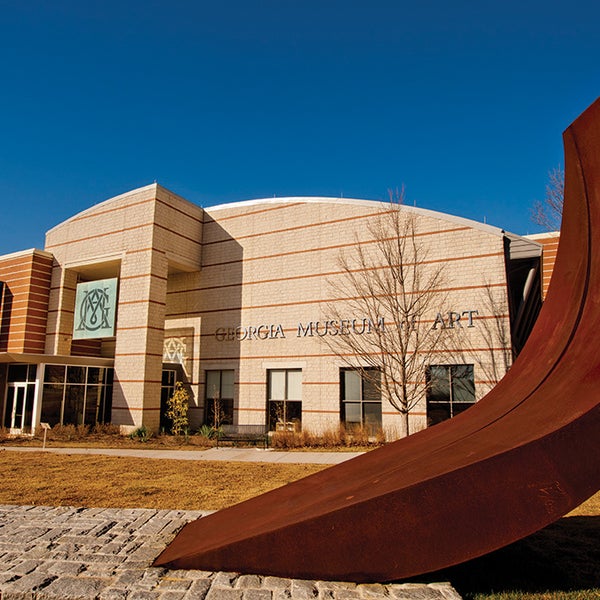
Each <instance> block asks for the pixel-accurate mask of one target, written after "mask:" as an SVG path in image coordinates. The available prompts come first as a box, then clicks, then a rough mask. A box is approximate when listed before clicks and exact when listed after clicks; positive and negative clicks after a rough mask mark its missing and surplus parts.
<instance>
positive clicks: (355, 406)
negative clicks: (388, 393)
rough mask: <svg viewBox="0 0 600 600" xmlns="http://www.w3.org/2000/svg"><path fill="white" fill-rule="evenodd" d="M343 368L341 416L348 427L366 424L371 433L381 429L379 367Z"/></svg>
mask: <svg viewBox="0 0 600 600" xmlns="http://www.w3.org/2000/svg"><path fill="white" fill-rule="evenodd" d="M364 371H365V372H362V371H359V370H358V369H341V371H340V396H341V418H342V423H344V425H345V426H346V427H349V428H352V427H357V426H364V427H365V428H366V429H368V432H369V434H375V432H376V431H378V430H379V429H381V389H380V388H379V386H378V384H377V382H378V380H379V381H381V373H380V372H379V370H377V369H372V368H370V369H365V370H364Z"/></svg>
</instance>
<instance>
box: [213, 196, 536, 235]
mask: <svg viewBox="0 0 600 600" xmlns="http://www.w3.org/2000/svg"><path fill="white" fill-rule="evenodd" d="M296 202H305V203H313V202H314V203H324V204H355V205H362V206H374V205H377V206H379V207H381V206H385V205H387V204H389V202H388V201H386V200H363V199H358V198H332V197H327V196H288V197H282V198H279V197H273V198H257V199H254V200H242V201H240V202H229V203H226V204H218V205H215V206H206V207H204V210H205V211H206V212H207V213H208V214H211V213H212V212H213V211H218V210H225V209H231V208H241V207H244V206H253V205H259V204H292V203H296ZM400 206H402V209H403V210H408V211H410V212H413V213H415V214H419V215H424V216H428V217H431V218H434V219H442V220H444V221H450V222H452V223H456V224H460V225H465V226H468V227H471V228H473V229H479V230H481V231H485V232H486V233H489V234H491V235H497V236H504V235H506V234H507V233H508V232H506V231H505V230H504V229H502V228H500V227H496V226H495V225H488V224H487V223H480V222H479V221H474V220H472V219H467V218H466V217H458V216H455V215H449V214H447V213H443V212H439V211H435V210H431V209H429V208H421V207H418V206H410V205H408V204H401V205H400ZM513 235H515V236H516V237H524V236H520V235H518V234H513Z"/></svg>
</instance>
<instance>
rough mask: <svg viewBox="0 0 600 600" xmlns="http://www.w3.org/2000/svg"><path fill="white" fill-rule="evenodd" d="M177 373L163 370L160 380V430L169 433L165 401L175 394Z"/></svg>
mask: <svg viewBox="0 0 600 600" xmlns="http://www.w3.org/2000/svg"><path fill="white" fill-rule="evenodd" d="M176 378H177V371H175V370H174V369H163V372H162V377H161V380H160V430H161V431H170V427H171V421H169V419H167V400H168V399H169V398H170V397H171V396H172V395H173V392H175V380H176Z"/></svg>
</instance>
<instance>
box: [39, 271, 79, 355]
mask: <svg viewBox="0 0 600 600" xmlns="http://www.w3.org/2000/svg"><path fill="white" fill-rule="evenodd" d="M76 289H77V273H76V272H75V271H71V270H69V269H65V268H64V267H62V266H61V265H59V264H57V263H55V264H54V265H53V267H52V280H51V283H50V299H49V303H48V324H47V335H46V350H45V351H46V354H64V355H68V354H70V353H71V340H72V339H73V320H74V315H75V292H76Z"/></svg>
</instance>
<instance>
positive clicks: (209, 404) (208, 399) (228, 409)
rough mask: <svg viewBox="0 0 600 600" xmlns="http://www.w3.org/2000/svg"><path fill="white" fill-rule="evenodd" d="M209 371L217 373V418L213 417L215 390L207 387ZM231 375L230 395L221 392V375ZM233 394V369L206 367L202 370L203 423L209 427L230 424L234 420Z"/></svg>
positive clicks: (214, 412)
mask: <svg viewBox="0 0 600 600" xmlns="http://www.w3.org/2000/svg"><path fill="white" fill-rule="evenodd" d="M209 373H212V374H218V378H219V382H218V385H217V387H218V390H217V392H218V401H219V402H220V404H221V406H220V411H219V412H220V413H221V415H220V416H219V418H218V419H215V414H216V412H217V410H216V406H215V404H216V401H217V398H215V390H213V389H209V381H208V380H209ZM225 373H227V376H231V379H232V381H231V387H232V394H231V396H228V395H227V396H226V395H224V394H223V389H224V387H225V386H224V384H223V376H224V374H225ZM234 396H235V370H234V369H208V370H206V371H204V423H205V424H206V425H209V426H211V427H220V426H221V425H232V424H233V421H234V400H235V399H234Z"/></svg>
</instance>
